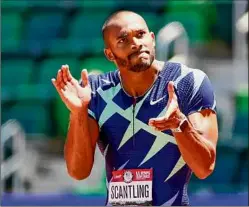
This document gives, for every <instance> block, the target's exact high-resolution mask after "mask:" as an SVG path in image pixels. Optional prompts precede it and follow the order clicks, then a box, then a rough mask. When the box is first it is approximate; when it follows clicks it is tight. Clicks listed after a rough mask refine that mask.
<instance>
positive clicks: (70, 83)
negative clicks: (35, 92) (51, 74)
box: [52, 65, 92, 113]
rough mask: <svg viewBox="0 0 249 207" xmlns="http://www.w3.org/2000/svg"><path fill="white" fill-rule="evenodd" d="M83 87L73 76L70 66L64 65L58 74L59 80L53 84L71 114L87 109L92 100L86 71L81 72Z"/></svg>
mask: <svg viewBox="0 0 249 207" xmlns="http://www.w3.org/2000/svg"><path fill="white" fill-rule="evenodd" d="M81 79H82V86H81V85H80V84H79V82H78V81H77V80H76V79H75V78H74V77H73V76H72V75H71V73H70V71H69V66H68V65H62V67H61V69H60V70H59V71H58V73H57V78H56V79H54V78H53V79H52V83H53V85H54V86H55V88H56V90H57V92H58V93H59V95H60V97H61V99H62V101H63V102H64V103H65V105H66V106H67V108H68V109H69V110H70V111H71V113H78V112H80V111H81V110H82V109H83V108H87V107H88V104H89V102H90V100H91V91H92V90H91V87H90V85H89V81H88V73H87V70H86V69H83V70H82V72H81Z"/></svg>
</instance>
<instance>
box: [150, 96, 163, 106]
mask: <svg viewBox="0 0 249 207" xmlns="http://www.w3.org/2000/svg"><path fill="white" fill-rule="evenodd" d="M164 97H165V96H163V97H161V98H159V99H157V100H156V101H152V100H151V101H150V105H155V104H156V103H158V102H160V101H161V100H163V98H164Z"/></svg>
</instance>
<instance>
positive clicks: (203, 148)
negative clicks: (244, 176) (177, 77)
mask: <svg viewBox="0 0 249 207" xmlns="http://www.w3.org/2000/svg"><path fill="white" fill-rule="evenodd" d="M168 93H169V101H168V104H167V106H166V109H167V110H166V114H165V115H164V116H163V117H159V118H152V119H150V121H149V125H151V126H153V127H154V128H155V129H156V130H159V131H164V130H167V129H175V128H177V127H178V126H179V124H180V122H181V121H182V120H184V119H185V115H184V114H183V113H182V112H181V111H180V109H179V105H178V101H177V96H176V94H175V92H174V87H173V82H170V83H169V84H168ZM181 130H182V132H173V135H174V137H175V139H176V142H177V144H178V148H179V150H180V152H181V154H182V157H183V159H184V161H185V162H186V163H187V165H188V166H189V167H190V168H191V169H192V170H193V172H194V173H195V175H196V176H197V177H198V178H200V179H204V178H206V177H207V176H209V175H210V174H211V173H212V172H213V170H214V167H215V160H216V145H217V140H218V126H217V117H216V114H215V113H214V111H213V110H211V109H204V110H202V111H200V112H195V113H193V114H191V115H189V117H188V121H187V122H184V124H183V125H182V127H181Z"/></svg>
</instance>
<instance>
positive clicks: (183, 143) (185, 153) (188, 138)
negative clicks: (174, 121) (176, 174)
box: [174, 110, 218, 179]
mask: <svg viewBox="0 0 249 207" xmlns="http://www.w3.org/2000/svg"><path fill="white" fill-rule="evenodd" d="M188 119H189V121H188V122H185V124H184V125H183V126H182V132H177V133H174V137H175V138H176V142H177V144H178V147H179V150H180V152H181V154H182V157H183V159H184V160H185V162H186V163H187V164H188V166H189V167H190V168H191V169H192V170H193V172H194V173H195V175H196V176H197V177H198V178H200V179H204V178H206V177H207V176H208V175H210V174H211V173H212V172H213V170H214V167H215V160H216V145H217V140H218V127H217V118H216V114H215V113H213V112H212V111H211V110H203V111H201V112H200V113H194V114H191V115H190V116H189V117H188Z"/></svg>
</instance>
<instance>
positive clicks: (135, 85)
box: [120, 60, 164, 97]
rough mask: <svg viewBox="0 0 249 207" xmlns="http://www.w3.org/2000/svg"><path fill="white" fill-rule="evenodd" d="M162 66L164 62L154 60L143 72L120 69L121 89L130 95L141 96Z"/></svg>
mask: <svg viewBox="0 0 249 207" xmlns="http://www.w3.org/2000/svg"><path fill="white" fill-rule="evenodd" d="M163 66H164V62H161V61H158V60H154V61H153V63H152V65H151V67H150V68H149V69H148V70H146V71H143V72H132V71H129V70H127V69H124V70H122V69H121V70H120V76H121V82H122V87H123V89H124V90H125V92H126V93H127V94H128V95H130V96H133V97H138V96H143V95H144V94H145V93H146V92H147V91H148V90H149V89H150V88H151V86H152V85H153V84H154V82H155V80H156V79H157V77H158V73H159V71H161V70H162V68H163Z"/></svg>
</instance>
